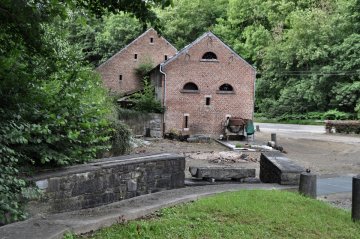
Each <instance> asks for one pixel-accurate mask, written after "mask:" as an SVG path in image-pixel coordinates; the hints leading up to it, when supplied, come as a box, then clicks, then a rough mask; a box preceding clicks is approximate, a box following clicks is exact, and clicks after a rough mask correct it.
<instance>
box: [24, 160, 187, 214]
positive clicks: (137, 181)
mask: <svg viewBox="0 0 360 239" xmlns="http://www.w3.org/2000/svg"><path fill="white" fill-rule="evenodd" d="M184 169H185V158H184V157H183V156H179V155H176V154H157V155H137V156H121V157H115V158H108V159H102V160H98V161H96V162H93V163H90V164H86V165H77V166H72V167H67V168H64V169H61V170H57V171H54V172H47V173H42V174H39V175H36V176H35V177H33V178H32V179H31V180H33V181H34V182H35V183H36V185H37V186H38V187H39V188H40V189H42V190H43V192H44V195H43V197H42V199H40V200H38V201H33V202H31V203H30V205H29V212H30V213H31V214H37V213H39V212H41V213H44V212H47V213H57V212H64V211H73V210H79V209H84V208H90V207H96V206H100V205H104V204H108V203H112V202H116V201H119V200H123V199H127V198H131V197H136V196H140V195H143V194H148V193H153V192H158V191H162V190H167V189H174V188H181V187H184V178H185V175H184Z"/></svg>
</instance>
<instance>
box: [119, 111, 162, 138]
mask: <svg viewBox="0 0 360 239" xmlns="http://www.w3.org/2000/svg"><path fill="white" fill-rule="evenodd" d="M121 120H122V121H123V122H124V123H125V124H127V125H128V126H129V128H130V129H131V130H132V132H133V134H135V135H145V134H146V128H149V129H150V136H151V137H154V138H162V137H163V133H162V124H163V115H162V114H156V113H143V115H141V116H137V117H134V118H132V117H130V118H123V119H121Z"/></svg>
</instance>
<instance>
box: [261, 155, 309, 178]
mask: <svg viewBox="0 0 360 239" xmlns="http://www.w3.org/2000/svg"><path fill="white" fill-rule="evenodd" d="M303 172H305V168H304V167H302V166H300V165H297V164H296V163H294V162H293V161H291V160H290V159H288V158H287V157H286V156H285V155H284V154H282V153H280V152H279V151H272V152H264V153H261V156H260V180H261V182H263V183H279V184H282V185H299V182H300V174H301V173H303Z"/></svg>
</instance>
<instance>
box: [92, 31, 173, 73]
mask: <svg viewBox="0 0 360 239" xmlns="http://www.w3.org/2000/svg"><path fill="white" fill-rule="evenodd" d="M149 31H155V32H156V33H157V31H156V30H155V29H154V28H152V27H151V28H149V29H147V30H146V31H145V32H143V33H142V34H141V35H139V36H138V37H137V38H135V39H134V40H133V41H132V42H130V43H129V44H127V45H126V46H125V47H124V48H122V49H121V50H120V51H118V52H117V53H115V54H114V55H113V56H112V57H110V58H109V59H107V60H106V61H104V62H103V63H101V64H100V65H99V66H98V67H96V68H100V67H102V66H103V65H105V64H106V63H107V62H108V61H110V60H112V59H113V58H115V57H116V56H117V55H119V54H121V53H122V52H123V51H125V50H126V49H127V48H129V47H130V46H131V45H132V44H134V43H135V42H136V41H137V40H138V39H140V38H142V37H143V36H145V35H146V34H147V33H148V32H149ZM157 34H158V33H157ZM160 38H162V39H163V40H165V42H166V43H168V44H169V45H170V46H171V47H172V48H174V49H175V51H176V52H177V51H178V50H177V49H176V48H175V47H174V46H173V45H172V44H171V43H170V42H169V41H168V40H166V39H165V38H164V37H162V36H160Z"/></svg>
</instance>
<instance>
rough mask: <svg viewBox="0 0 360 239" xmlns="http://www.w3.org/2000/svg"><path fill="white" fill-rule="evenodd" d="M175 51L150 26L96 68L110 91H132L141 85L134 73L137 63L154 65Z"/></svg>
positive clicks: (172, 54)
mask: <svg viewBox="0 0 360 239" xmlns="http://www.w3.org/2000/svg"><path fill="white" fill-rule="evenodd" d="M176 52H177V50H176V48H175V47H174V46H172V45H171V44H170V43H169V42H168V41H167V40H166V39H165V38H163V37H161V36H159V35H158V33H157V32H156V31H155V30H154V29H153V28H150V29H149V30H147V31H146V32H144V33H143V34H141V35H140V36H139V37H138V38H136V39H135V40H134V41H132V42H131V43H130V44H128V45H127V46H126V47H124V48H123V49H122V50H120V51H119V52H118V53H116V54H115V55H113V56H112V57H111V58H110V59H108V60H107V61H106V62H104V63H103V64H101V65H100V66H99V67H98V68H97V69H96V70H97V71H98V72H99V73H100V75H101V78H102V80H103V83H104V86H105V87H106V88H108V89H109V90H110V91H112V92H117V93H129V92H134V91H136V90H139V89H141V87H142V86H141V83H140V80H139V79H138V77H137V76H136V74H135V69H136V68H137V67H138V66H139V64H141V63H144V62H149V61H151V62H152V63H153V65H154V66H156V65H158V64H160V63H161V62H163V61H165V60H167V59H169V58H170V57H172V56H174V55H175V54H176Z"/></svg>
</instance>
